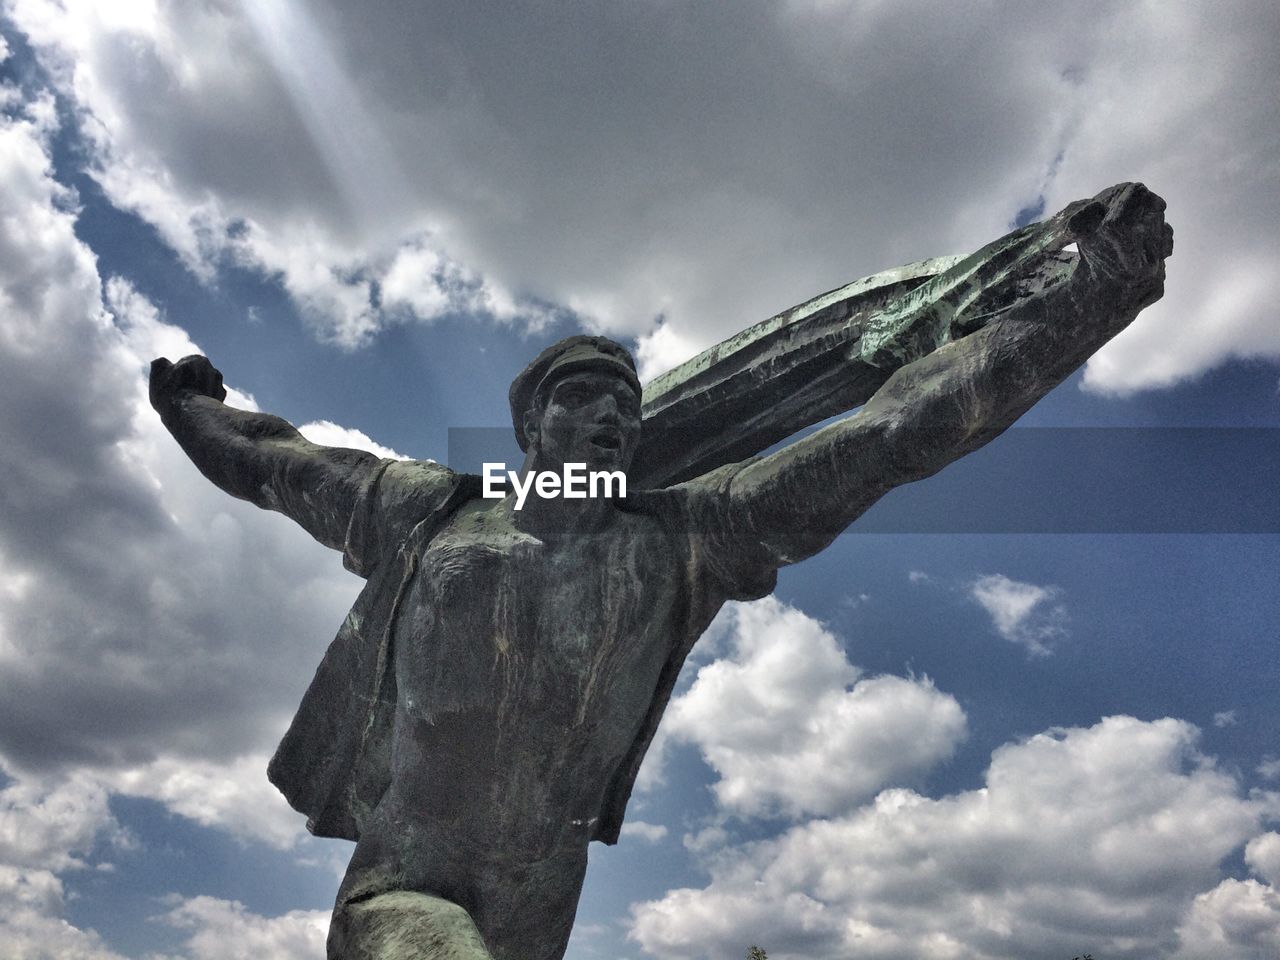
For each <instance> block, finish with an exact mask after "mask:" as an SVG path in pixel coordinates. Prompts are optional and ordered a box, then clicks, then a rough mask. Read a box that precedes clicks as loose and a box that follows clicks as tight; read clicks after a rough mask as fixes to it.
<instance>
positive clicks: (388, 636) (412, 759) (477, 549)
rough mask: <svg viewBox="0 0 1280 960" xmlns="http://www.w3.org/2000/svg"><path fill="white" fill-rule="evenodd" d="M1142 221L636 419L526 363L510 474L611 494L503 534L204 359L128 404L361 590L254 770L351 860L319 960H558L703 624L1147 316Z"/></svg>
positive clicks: (839, 332)
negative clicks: (797, 436) (569, 478)
mask: <svg viewBox="0 0 1280 960" xmlns="http://www.w3.org/2000/svg"><path fill="white" fill-rule="evenodd" d="M1163 211H1164V202H1163V201H1162V200H1161V199H1160V198H1159V197H1157V196H1155V195H1154V194H1152V193H1151V192H1150V191H1148V190H1147V189H1146V188H1145V187H1143V186H1142V185H1140V184H1120V185H1118V186H1116V187H1113V188H1111V189H1109V190H1106V191H1104V192H1103V193H1101V194H1099V195H1098V196H1097V197H1096V198H1094V199H1093V200H1090V201H1081V202H1079V203H1076V204H1072V205H1071V206H1069V207H1068V208H1067V209H1066V210H1064V211H1063V212H1062V213H1060V214H1059V215H1058V216H1056V217H1053V218H1051V219H1049V220H1048V221H1046V222H1044V223H1042V224H1036V225H1033V226H1031V227H1028V228H1025V229H1023V230H1020V231H1017V232H1015V233H1012V234H1010V235H1009V236H1007V237H1005V238H1003V239H1001V240H998V241H996V242H995V243H993V244H990V245H988V246H987V247H984V248H983V249H982V250H980V251H978V252H977V253H975V254H973V255H972V256H970V257H966V258H954V257H952V258H941V259H938V260H932V261H925V262H923V263H920V264H915V265H912V266H910V267H904V268H900V269H899V270H896V271H888V272H887V273H884V274H878V275H876V276H875V277H871V278H868V279H867V280H863V281H859V282H858V283H855V284H851V285H849V286H847V287H843V288H841V289H839V290H835V291H832V292H831V293H828V294H824V295H823V296H821V297H818V298H816V299H814V300H812V301H810V302H809V303H806V304H804V305H802V306H799V307H796V308H794V309H792V310H790V311H787V312H786V313H784V314H781V315H779V316H777V317H774V318H772V319H770V320H767V321H764V322H763V323H761V324H757V325H756V326H754V327H751V328H749V329H747V330H746V331H744V332H743V333H742V334H739V335H738V336H736V337H734V338H732V339H730V340H728V341H726V342H725V343H723V344H720V345H718V346H716V347H714V348H712V349H711V350H708V351H706V352H705V353H703V354H701V355H700V356H698V357H696V358H694V359H693V360H691V361H689V362H688V363H686V364H684V365H682V366H681V367H679V368H677V369H676V370H674V371H672V372H671V373H669V374H667V375H666V376H664V377H660V378H659V379H658V380H656V381H654V382H653V383H652V384H650V385H649V387H648V388H647V389H646V390H645V391H644V394H643V397H641V396H640V395H639V394H638V391H637V389H636V387H637V384H636V382H635V378H634V374H633V372H632V369H633V364H632V362H631V359H630V357H629V355H627V354H626V351H625V350H623V348H621V347H620V346H618V345H617V344H614V343H612V342H611V341H607V340H604V339H603V338H584V337H578V338H570V340H569V341H565V342H562V343H561V344H558V345H556V346H554V347H552V348H550V349H549V350H548V351H546V352H544V354H543V355H542V356H540V357H539V358H538V360H536V361H535V362H534V364H532V365H531V366H530V368H528V369H527V370H526V371H525V373H524V374H522V375H521V377H520V378H518V379H517V382H516V384H515V385H514V386H513V390H512V397H513V417H514V421H515V423H516V424H517V428H518V431H519V432H520V435H521V440H522V446H524V447H525V448H526V451H527V458H526V461H525V463H524V467H523V470H524V471H525V472H526V473H527V472H529V471H546V470H551V471H555V470H560V469H561V468H563V465H564V464H565V463H585V464H587V465H588V467H589V468H590V469H607V470H613V469H622V470H629V471H630V476H631V477H632V479H633V488H632V492H631V495H630V496H629V497H627V498H626V499H625V500H609V499H599V498H597V499H585V500H566V499H560V498H552V497H538V496H534V495H531V496H530V497H529V500H528V502H527V503H526V504H525V506H524V509H523V510H519V511H517V510H516V509H514V502H513V498H512V497H508V498H506V499H505V500H493V499H482V498H480V496H479V489H480V488H479V483H478V479H477V478H475V477H470V476H467V475H462V474H457V473H454V472H453V471H451V470H449V469H447V468H446V467H443V466H440V465H438V464H434V463H428V462H422V461H407V462H398V461H387V460H379V459H378V458H377V457H374V456H373V455H371V454H368V453H364V452H360V451H356V450H345V449H335V448H326V447H320V446H317V445H315V444H312V443H310V442H308V441H307V440H305V439H303V438H302V437H301V436H300V435H299V434H298V433H297V431H296V430H294V428H293V427H291V426H290V425H289V424H288V423H286V422H285V421H283V420H281V419H279V418H277V417H272V416H269V415H266V414H258V413H251V412H247V411H243V410H236V409H234V408H231V407H227V406H226V405H225V404H223V403H222V400H223V399H224V398H225V395H226V394H225V391H224V390H223V389H222V377H221V374H219V373H218V371H217V370H215V369H214V368H213V366H212V365H211V364H210V363H209V361H208V360H206V359H205V358H204V357H187V358H185V359H183V360H181V361H179V362H178V363H177V364H171V363H169V361H167V360H163V359H161V360H156V361H155V363H154V364H153V366H152V385H151V389H152V403H153V405H154V406H155V407H156V409H157V410H158V411H159V413H160V415H161V417H162V418H163V420H164V423H165V425H166V426H167V427H168V428H169V430H170V431H171V432H172V433H173V435H174V437H175V438H176V439H177V440H178V442H179V443H180V444H181V445H182V448H183V449H184V450H185V451H186V453H187V454H188V455H189V456H190V457H191V459H192V461H193V462H194V463H195V464H196V466H197V467H199V469H200V470H201V471H202V472H203V473H204V474H205V476H206V477H208V478H209V479H210V480H212V481H213V482H214V483H216V484H217V485H218V486H219V487H221V488H222V489H224V490H226V491H227V492H228V493H230V494H232V495H233V496H237V497H241V498H243V499H246V500H249V501H251V502H253V503H256V504H257V505H259V506H261V507H264V508H269V509H273V510H278V511H281V512H283V513H285V514H286V515H288V516H290V517H292V518H293V519H294V520H296V521H297V522H298V523H300V524H301V525H302V526H303V527H305V528H306V529H307V530H308V531H309V532H310V533H311V534H312V535H313V536H314V537H315V538H316V539H317V540H319V541H320V542H321V543H324V544H325V545H327V546H330V547H333V548H334V549H337V550H341V551H342V552H343V556H344V562H345V563H346V565H347V566H348V567H349V568H350V569H351V570H353V571H354V572H356V573H357V574H359V575H360V576H362V577H365V578H366V579H367V581H368V582H367V584H366V586H365V588H364V590H363V592H362V593H361V595H360V597H359V599H358V600H357V602H356V604H355V606H354V607H353V609H352V611H351V613H350V614H349V615H348V617H347V619H346V621H345V622H344V624H343V626H342V628H341V630H340V631H339V633H338V636H337V638H336V639H335V640H334V642H333V644H332V645H331V646H330V648H329V651H328V653H327V654H326V656H325V658H324V661H323V662H322V663H321V665H320V668H319V669H318V670H317V672H316V676H315V679H314V680H313V682H312V685H311V687H310V689H309V690H308V692H307V694H306V696H305V697H304V699H303V702H302V704H301V706H300V707H299V710H298V714H297V716H296V717H295V719H294V722H293V725H292V726H291V727H290V729H289V732H288V733H287V735H286V736H285V738H284V740H283V741H282V743H281V745H280V748H279V750H278V751H277V753H276V756H275V758H274V759H273V760H272V763H271V767H270V771H269V774H270V776H271V779H272V781H273V782H274V783H275V784H276V785H277V786H279V788H280V789H281V791H282V792H283V793H284V794H285V796H286V797H288V799H289V801H290V803H292V804H293V806H294V807H295V808H297V809H298V810H300V811H302V812H304V813H306V814H307V816H308V827H309V828H310V829H311V830H312V831H313V832H314V833H316V834H318V835H321V836H335V837H346V838H350V839H354V840H356V841H357V845H356V850H355V854H354V855H353V857H352V861H351V865H350V867H349V868H348V872H347V876H346V878H345V880H344V881H343V884H342V888H341V890H340V892H339V896H338V903H337V905H336V907H335V910H334V919H333V924H332V927H331V931H330V939H329V952H330V956H331V957H342V958H348V960H351V958H374V957H377V958H384V960H389V958H401V957H419V958H484V957H494V958H497V960H558V958H560V957H561V956H562V955H563V953H564V950H565V945H566V943H567V941H568V937H569V932H570V929H571V927H572V924H573V916H574V912H575V910H576V907H577V902H578V895H579V892H580V890H581V886H582V879H583V873H584V871H585V867H586V859H587V845H588V843H589V842H590V841H591V840H601V841H604V842H605V843H613V842H616V840H617V838H618V833H619V830H620V828H621V824H622V817H623V812H624V809H625V806H626V802H627V798H628V796H629V794H630V792H631V788H632V784H633V783H634V780H635V776H636V772H637V770H638V769H639V765H640V762H641V760H642V759H643V757H644V753H645V750H646V749H647V747H648V745H649V742H650V740H651V738H652V736H653V733H654V730H655V728H656V726H657V723H658V720H659V719H660V717H661V715H662V711H663V709H664V707H665V705H666V703H667V700H668V698H669V697H670V695H671V690H672V687H673V685H674V683H675V679H676V675H677V673H678V672H679V669H680V666H681V664H682V663H683V661H684V659H685V656H686V655H687V654H688V652H689V650H690V649H691V648H692V646H693V644H694V643H695V642H696V640H697V639H698V636H699V635H700V634H701V633H702V631H703V630H704V629H705V628H706V626H707V624H709V623H710V621H711V619H712V617H714V615H715V613H716V611H717V610H718V609H719V608H720V606H721V605H722V604H723V603H724V602H725V601H726V600H729V599H748V598H753V597H760V596H763V595H765V594H767V593H768V592H769V591H770V590H771V589H772V587H773V583H774V579H775V575H776V571H777V569H778V568H779V567H781V566H783V565H785V564H789V563H795V562H797V561H799V560H802V559H804V558H805V557H808V556H812V555H813V554H814V553H816V552H818V551H819V550H821V549H823V547H825V546H826V545H827V544H828V543H830V542H831V540H832V539H833V538H834V537H835V536H836V535H837V534H839V533H840V531H842V530H843V529H845V527H847V526H848V525H849V524H850V523H852V522H853V521H854V520H855V519H856V518H857V517H858V516H859V515H860V514H862V513H863V512H864V511H865V510H866V509H867V508H868V507H869V506H870V505H871V504H872V503H874V502H875V501H876V500H877V499H878V498H879V497H880V496H882V495H883V494H884V493H885V492H886V491H888V490H890V489H892V488H893V487H895V486H897V485H899V484H902V483H908V482H910V481H913V480H918V479H921V478H923V477H927V476H929V475H930V474H932V473H935V472H936V471H938V470H939V469H941V468H942V467H943V466H945V465H946V464H948V463H950V462H952V461H954V460H955V459H957V458H958V457H961V456H963V455H964V454H965V453H967V452H969V451H971V450H973V449H976V448H977V447H979V446H981V445H982V444H984V443H986V442H987V441H988V440H990V439H992V438H993V437H995V436H996V435H998V434H999V433H1000V432H1001V431H1003V430H1004V429H1005V428H1006V427H1008V426H1009V425H1010V424H1011V423H1012V422H1013V421H1014V420H1016V419H1017V418H1018V417H1019V416H1020V415H1021V414H1022V413H1023V412H1025V411H1026V410H1027V409H1028V408H1029V407H1030V406H1031V405H1032V404H1034V403H1035V402H1036V401H1037V400H1038V399H1039V398H1040V397H1042V396H1043V395H1044V394H1045V393H1047V392H1048V391H1049V390H1051V389H1052V388H1053V387H1054V386H1055V385H1057V384H1058V383H1060V382H1061V381H1062V380H1063V379H1064V378H1066V377H1067V376H1068V375H1069V374H1070V373H1071V372H1072V371H1073V370H1075V369H1076V368H1077V367H1079V366H1080V364H1082V363H1083V362H1084V361H1085V360H1086V359H1087V358H1088V357H1089V356H1090V355H1091V354H1092V353H1093V352H1094V351H1096V350H1097V349H1098V348H1099V347H1100V346H1101V345H1102V344H1104V343H1106V342H1107V341H1108V340H1109V339H1110V338H1111V337H1112V336H1114V335H1115V334H1116V333H1118V332H1119V331H1120V330H1122V329H1123V328H1124V327H1125V326H1126V325H1127V324H1128V323H1129V322H1130V321H1131V320H1132V319H1133V318H1134V317H1135V316H1136V315H1137V314H1138V312H1139V311H1140V310H1142V308H1143V307H1145V306H1147V305H1148V304H1150V303H1152V302H1154V301H1155V300H1156V299H1158V298H1159V297H1160V295H1161V293H1162V292H1163V280H1164V259H1165V258H1166V257H1167V256H1169V254H1170V253H1171V252H1172V249H1173V239H1172V238H1173V234H1172V231H1171V230H1170V229H1169V227H1168V226H1167V225H1166V224H1165V222H1164V216H1163ZM1071 243H1075V244H1077V245H1078V247H1079V250H1078V252H1072V251H1069V250H1066V249H1064V248H1066V247H1067V246H1068V245H1069V244H1071ZM859 405H861V406H862V409H861V410H859V411H858V412H857V413H856V414H854V415H852V416H849V417H847V418H846V419H844V420H842V421H839V422H837V423H835V424H832V425H829V426H827V427H825V428H823V429H822V430H819V431H817V432H816V433H813V434H811V435H810V436H807V437H805V438H803V439H801V440H798V441H795V442H794V443H792V444H791V445H789V446H787V447H785V448H783V449H782V450H781V451H780V452H777V453H774V454H772V455H770V456H768V457H764V458H763V459H755V458H753V455H754V454H756V453H758V452H759V451H761V450H763V449H765V448H766V447H767V446H769V445H771V444H772V443H774V442H776V441H778V440H780V439H784V438H786V437H788V436H790V435H791V434H793V433H794V432H795V431H797V430H799V429H801V428H802V427H805V426H808V425H810V424H813V423H816V422H818V421H819V420H822V419H825V418H827V417H829V416H831V415H833V414H836V413H839V412H841V411H847V410H850V409H852V408H854V407H856V406H859ZM639 481H642V482H639ZM637 487H639V488H640V489H637Z"/></svg>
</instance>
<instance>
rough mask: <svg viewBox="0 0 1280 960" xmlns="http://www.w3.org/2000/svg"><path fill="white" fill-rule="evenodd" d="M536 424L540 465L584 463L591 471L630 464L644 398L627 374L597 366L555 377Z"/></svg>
mask: <svg viewBox="0 0 1280 960" xmlns="http://www.w3.org/2000/svg"><path fill="white" fill-rule="evenodd" d="M536 412H537V411H536V409H535V410H534V411H531V413H532V414H534V416H531V417H530V418H529V419H528V420H527V421H526V431H528V430H529V428H531V427H532V428H533V430H534V431H536V437H534V436H531V437H530V440H531V442H532V443H534V444H536V446H537V452H538V459H539V461H540V465H541V469H558V468H560V467H562V466H564V464H566V463H585V464H586V465H587V469H588V470H623V471H625V470H626V469H627V468H628V467H630V466H631V459H632V457H634V456H635V452H636V444H637V443H638V442H639V440H640V398H639V397H638V396H636V392H635V391H634V390H633V389H632V388H631V385H630V384H629V383H627V381H626V380H624V379H623V378H622V377H618V376H614V375H613V374H611V373H607V372H604V371H598V370H584V371H580V372H578V373H571V374H568V375H567V376H565V377H564V378H563V379H561V380H558V381H556V382H555V383H554V384H553V385H552V386H551V390H550V392H549V394H548V395H547V397H546V400H545V406H544V407H543V409H542V415H541V417H540V418H538V417H536Z"/></svg>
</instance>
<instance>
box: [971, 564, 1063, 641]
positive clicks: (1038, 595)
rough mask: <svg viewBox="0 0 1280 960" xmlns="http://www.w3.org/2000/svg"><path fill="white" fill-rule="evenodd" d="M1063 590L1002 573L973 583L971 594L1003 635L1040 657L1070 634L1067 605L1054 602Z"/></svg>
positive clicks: (984, 577)
mask: <svg viewBox="0 0 1280 960" xmlns="http://www.w3.org/2000/svg"><path fill="white" fill-rule="evenodd" d="M1061 593H1062V591H1061V590H1059V589H1058V588H1057V587H1053V586H1046V587H1041V586H1037V585H1036V584H1034V583H1023V582H1021V581H1019V580H1011V579H1009V578H1008V577H1006V576H1004V574H1000V573H996V574H989V575H987V576H982V577H979V578H978V579H977V580H975V581H973V583H971V584H970V585H969V594H970V596H972V597H973V599H974V600H976V601H977V602H978V603H979V604H980V605H981V606H982V608H983V609H984V610H986V611H987V613H988V614H990V616H991V621H992V624H993V625H994V626H995V628H996V631H997V632H998V633H999V634H1000V636H1002V637H1004V638H1005V639H1006V640H1010V641H1012V642H1013V643H1019V644H1022V645H1023V646H1025V647H1026V648H1027V653H1028V654H1030V655H1031V656H1037V657H1043V656H1047V655H1048V654H1050V653H1051V652H1052V651H1053V643H1054V641H1056V640H1059V639H1061V638H1062V637H1064V636H1066V632H1067V631H1066V622H1067V610H1066V607H1064V606H1063V605H1062V604H1060V603H1054V601H1055V600H1056V599H1057V598H1058V597H1059V596H1061Z"/></svg>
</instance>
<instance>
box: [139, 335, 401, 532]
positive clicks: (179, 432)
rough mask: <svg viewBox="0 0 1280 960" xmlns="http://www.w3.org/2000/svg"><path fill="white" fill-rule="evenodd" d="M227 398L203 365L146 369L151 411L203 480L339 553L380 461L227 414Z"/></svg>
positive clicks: (192, 360) (242, 413)
mask: <svg viewBox="0 0 1280 960" xmlns="http://www.w3.org/2000/svg"><path fill="white" fill-rule="evenodd" d="M226 395H227V392H226V390H225V389H224V388H223V386H222V374H221V373H219V372H218V371H217V370H216V369H215V368H214V367H213V365H212V364H211V363H210V362H209V361H208V359H206V358H205V357H201V356H191V357H184V358H183V359H182V360H179V361H178V362H177V363H170V362H169V361H168V360H165V359H163V358H161V359H158V360H155V361H153V362H152V364H151V405H152V406H153V407H155V409H156V411H157V412H158V413H159V414H160V419H161V420H162V421H163V422H164V425H165V426H166V427H167V428H168V430H169V432H170V433H171V434H173V436H174V439H176V440H177V441H178V443H179V445H181V447H182V449H183V451H184V452H185V453H186V454H187V456H188V457H190V458H191V462H192V463H194V464H195V465H196V467H197V468H198V469H199V470H200V472H201V473H203V474H204V475H205V476H206V477H207V478H208V479H209V480H211V481H212V482H213V483H214V484H216V485H217V486H218V487H220V488H221V489H222V490H225V491H226V492H227V493H229V494H231V495H232V496H233V497H239V498H240V499H241V500H248V501H249V502H250V503H254V504H256V505H257V506H259V507H262V508H264V509H267V510H276V511H279V512H280V513H283V514H284V515H285V516H287V517H290V518H291V519H293V520H295V521H297V522H298V523H299V524H301V525H302V527H303V528H304V529H305V530H306V531H307V532H308V533H310V534H311V535H312V536H313V537H315V538H316V539H317V540H319V541H320V542H321V543H323V544H324V545H325V546H327V547H333V548H334V549H335V550H341V549H343V546H344V543H345V541H346V536H347V526H348V524H349V522H350V520H351V515H352V512H353V510H354V509H355V506H356V503H357V500H358V498H359V496H360V494H361V492H362V491H363V490H364V489H365V487H366V485H367V484H369V483H370V482H372V480H373V478H374V477H375V476H376V475H377V471H378V469H379V467H380V465H381V463H382V461H380V460H379V459H378V458H377V457H375V456H374V455H373V454H371V453H365V452H364V451H361V450H348V449H344V448H341V447H322V446H320V445H318V444H314V443H312V442H310V441H309V440H307V439H305V438H304V437H303V436H302V434H300V433H298V431H297V430H296V429H294V427H293V426H292V425H290V424H289V423H288V422H286V421H284V420H282V419H280V418H279V417H274V416H271V415H270V414H266V413H253V412H250V411H248V410H239V409H237V408H235V407H229V406H227V405H226V404H224V403H223V402H222V401H223V400H224V399H225V398H226Z"/></svg>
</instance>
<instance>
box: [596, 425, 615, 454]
mask: <svg viewBox="0 0 1280 960" xmlns="http://www.w3.org/2000/svg"><path fill="white" fill-rule="evenodd" d="M589 439H590V441H591V444H592V446H596V447H599V448H600V449H601V450H608V451H609V452H610V453H617V452H618V451H619V450H621V449H622V437H621V436H619V435H618V434H617V433H614V432H613V431H612V430H602V431H600V432H599V433H593V434H592V435H591V437H590V438H589Z"/></svg>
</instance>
